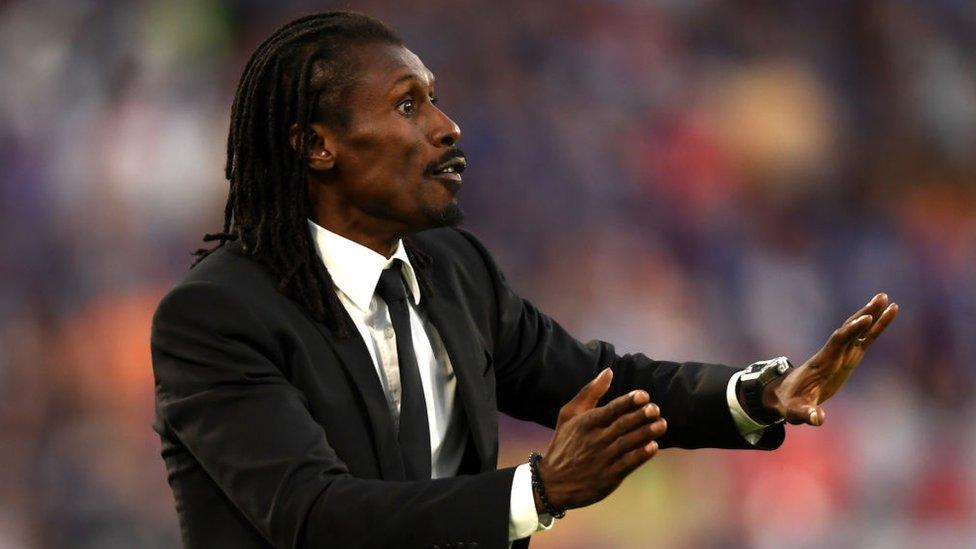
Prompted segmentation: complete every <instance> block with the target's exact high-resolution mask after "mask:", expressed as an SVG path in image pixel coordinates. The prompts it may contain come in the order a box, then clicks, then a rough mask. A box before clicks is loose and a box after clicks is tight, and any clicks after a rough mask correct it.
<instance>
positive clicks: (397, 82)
mask: <svg viewBox="0 0 976 549" xmlns="http://www.w3.org/2000/svg"><path fill="white" fill-rule="evenodd" d="M429 74H430V83H431V85H433V84H434V80H435V79H434V73H429ZM408 80H416V81H418V82H419V81H420V78H419V77H418V76H417V75H416V74H413V73H410V74H405V75H403V76H401V77H400V78H397V79H396V80H395V81H394V82H393V85H392V86H390V89H391V90H392V89H393V88H395V87H397V86H399V85H400V84H401V83H403V82H406V81H408Z"/></svg>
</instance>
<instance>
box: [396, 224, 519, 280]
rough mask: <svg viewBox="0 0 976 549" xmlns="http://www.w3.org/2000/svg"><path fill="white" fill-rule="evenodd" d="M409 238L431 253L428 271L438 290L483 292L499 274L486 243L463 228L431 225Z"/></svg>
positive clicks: (429, 254) (427, 252)
mask: <svg viewBox="0 0 976 549" xmlns="http://www.w3.org/2000/svg"><path fill="white" fill-rule="evenodd" d="M411 239H412V240H413V242H414V243H415V244H416V246H417V247H418V248H419V249H420V250H421V251H423V252H424V253H426V254H427V255H428V256H429V257H430V259H431V261H430V266H429V268H428V272H429V273H430V275H431V278H432V281H433V282H434V285H435V288H436V290H437V291H446V292H449V293H453V294H455V295H457V296H465V295H467V296H473V295H483V294H484V293H485V292H492V291H493V290H494V288H495V287H496V286H497V285H498V284H499V280H500V279H501V278H502V276H501V274H500V273H499V271H498V268H497V267H496V265H495V262H494V260H493V259H492V258H491V255H490V254H489V252H488V250H487V249H486V248H485V246H484V245H483V244H482V243H481V241H480V240H478V238H477V237H475V236H474V235H473V234H472V233H470V232H468V231H466V230H464V229H459V228H453V227H451V228H442V229H432V230H429V231H423V232H420V233H416V234H414V235H413V236H412V237H411Z"/></svg>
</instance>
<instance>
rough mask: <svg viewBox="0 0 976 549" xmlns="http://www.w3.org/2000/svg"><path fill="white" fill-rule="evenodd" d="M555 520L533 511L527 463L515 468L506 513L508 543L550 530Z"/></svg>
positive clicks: (533, 504) (530, 477) (533, 501)
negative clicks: (509, 503)
mask: <svg viewBox="0 0 976 549" xmlns="http://www.w3.org/2000/svg"><path fill="white" fill-rule="evenodd" d="M554 522H555V520H553V518H552V517H551V516H549V515H547V514H545V513H543V514H542V515H540V514H539V513H538V512H537V511H536V510H535V497H534V496H533V494H532V469H530V468H529V464H528V463H523V464H522V465H519V466H518V467H516V468H515V476H514V477H513V478H512V499H511V505H510V507H509V512H508V541H515V540H517V539H522V538H527V537H529V536H531V535H532V534H534V533H536V532H538V531H540V530H548V529H550V528H552V525H553V523H554Z"/></svg>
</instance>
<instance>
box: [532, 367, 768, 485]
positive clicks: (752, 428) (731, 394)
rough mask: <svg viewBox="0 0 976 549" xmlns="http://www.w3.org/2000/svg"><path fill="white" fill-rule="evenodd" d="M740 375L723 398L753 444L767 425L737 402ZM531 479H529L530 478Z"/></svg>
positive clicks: (740, 428) (742, 430)
mask: <svg viewBox="0 0 976 549" xmlns="http://www.w3.org/2000/svg"><path fill="white" fill-rule="evenodd" d="M741 376H742V371H741V370H740V371H738V372H736V373H735V375H734V376H732V379H730V380H729V385H728V387H726V388H725V400H726V401H727V402H728V403H729V411H730V412H732V421H734V422H735V426H736V428H738V429H739V433H741V434H742V437H743V438H744V439H746V441H747V442H749V444H752V445H753V446H755V444H756V443H757V442H759V439H761V438H762V436H763V434H764V433H765V432H766V427H768V426H769V425H767V424H765V423H759V422H758V421H756V420H754V419H752V418H751V417H749V414H747V413H746V411H745V410H743V409H742V405H741V404H739V397H738V396H737V395H736V391H735V388H736V385H737V384H738V383H739V378H740V377H741ZM516 474H517V473H516ZM530 480H531V479H530Z"/></svg>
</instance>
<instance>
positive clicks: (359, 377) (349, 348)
mask: <svg viewBox="0 0 976 549" xmlns="http://www.w3.org/2000/svg"><path fill="white" fill-rule="evenodd" d="M343 312H345V311H343ZM346 321H347V322H349V325H350V326H352V321H351V320H350V319H349V317H348V314H347V315H346ZM315 327H316V328H318V330H319V332H320V333H321V334H322V336H323V337H325V339H326V341H327V342H328V343H329V344H330V345H331V346H332V348H333V349H335V352H336V355H338V357H339V363H340V364H341V365H342V368H343V369H344V370H345V371H346V374H348V375H349V377H350V378H351V379H352V381H353V383H354V384H355V386H356V389H357V392H358V393H359V396H360V398H362V401H363V404H364V405H365V407H366V413H367V415H368V416H369V423H370V425H371V426H372V429H373V442H374V444H375V448H376V454H377V455H376V459H377V461H378V462H379V465H380V474H381V475H382V477H383V479H384V480H405V479H406V473H405V472H404V468H403V460H402V459H401V457H400V447H399V446H398V445H397V442H396V435H395V433H394V432H393V418H391V417H390V409H389V407H388V405H387V402H386V396H385V395H384V393H383V386H382V385H380V380H379V377H377V375H376V370H375V369H374V368H373V360H372V359H371V358H370V356H369V351H368V350H367V349H366V345H365V343H363V340H362V338H361V337H359V334H358V333H356V332H353V333H351V334H349V337H347V338H345V339H342V338H338V337H335V336H334V335H333V334H332V332H331V331H330V330H329V329H328V327H326V326H325V325H324V324H321V323H319V322H315Z"/></svg>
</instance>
